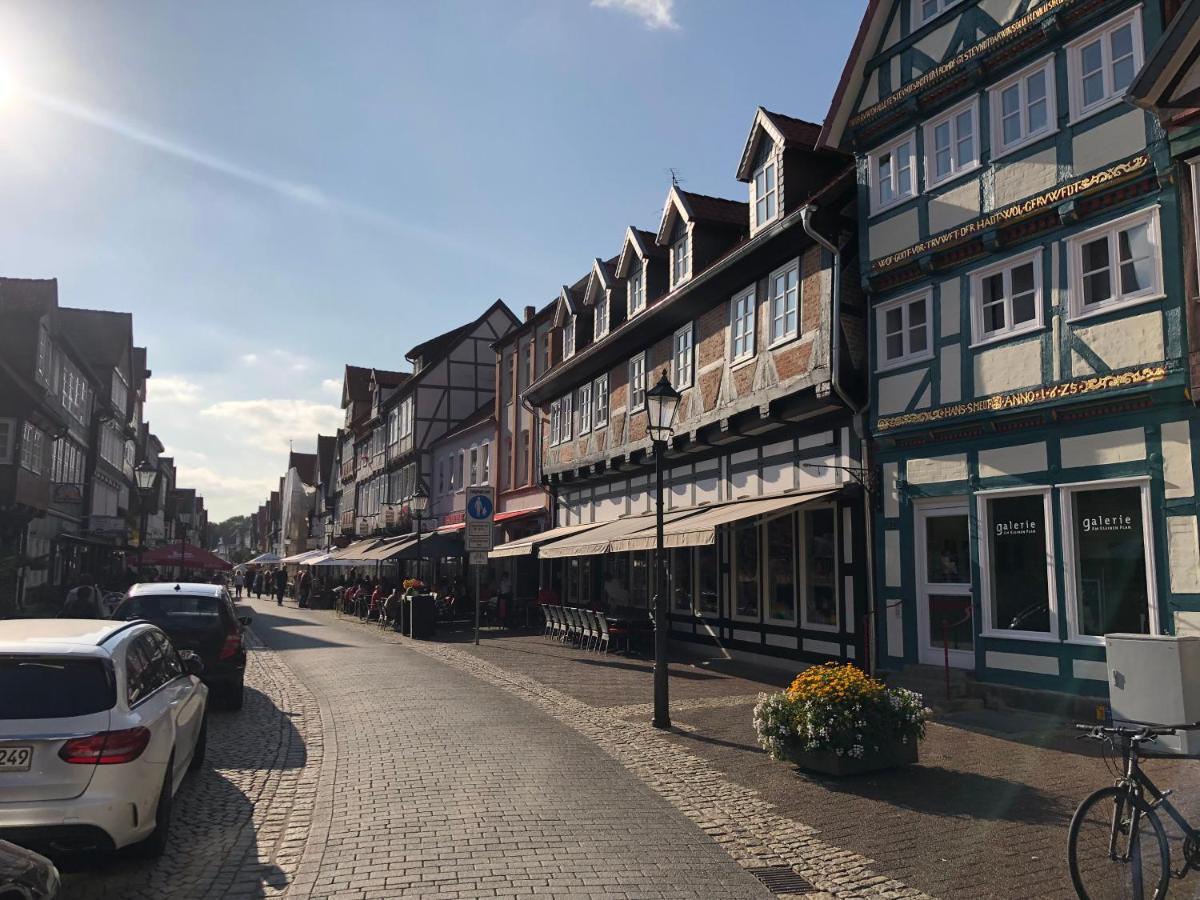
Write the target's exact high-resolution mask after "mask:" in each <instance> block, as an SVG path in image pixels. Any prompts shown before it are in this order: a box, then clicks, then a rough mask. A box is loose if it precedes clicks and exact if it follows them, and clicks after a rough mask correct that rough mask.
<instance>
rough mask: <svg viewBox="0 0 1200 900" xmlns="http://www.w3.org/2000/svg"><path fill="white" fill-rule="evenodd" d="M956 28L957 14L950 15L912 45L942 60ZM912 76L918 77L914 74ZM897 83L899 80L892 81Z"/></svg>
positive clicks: (934, 59)
mask: <svg viewBox="0 0 1200 900" xmlns="http://www.w3.org/2000/svg"><path fill="white" fill-rule="evenodd" d="M957 28H958V16H952V17H951V18H950V20H949V21H948V22H946V24H945V25H943V26H942V27H941V28H938V29H936V30H935V31H933V32H931V33H930V34H928V35H927V36H925V37H923V38H922V39H921V40H920V41H918V42H917V43H916V44H915V45H914V46H915V47H916V48H917V49H918V50H920V51H921V52H922V53H925V54H927V55H928V56H929V58H930V59H932V60H933V61H934V62H939V63H940V62H942V61H943V59H944V58H945V56H946V49H947V48H948V47H949V46H950V38H952V37H953V36H954V31H955V29H957ZM914 77H920V76H919V75H915V76H914ZM893 84H899V82H898V81H897V82H893Z"/></svg>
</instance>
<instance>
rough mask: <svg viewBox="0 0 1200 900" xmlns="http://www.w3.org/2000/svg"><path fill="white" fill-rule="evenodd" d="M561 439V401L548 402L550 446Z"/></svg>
mask: <svg viewBox="0 0 1200 900" xmlns="http://www.w3.org/2000/svg"><path fill="white" fill-rule="evenodd" d="M561 441H562V401H561V400H555V401H554V402H553V403H551V404H550V446H551V447H553V446H554V445H555V444H558V443H559V442H561Z"/></svg>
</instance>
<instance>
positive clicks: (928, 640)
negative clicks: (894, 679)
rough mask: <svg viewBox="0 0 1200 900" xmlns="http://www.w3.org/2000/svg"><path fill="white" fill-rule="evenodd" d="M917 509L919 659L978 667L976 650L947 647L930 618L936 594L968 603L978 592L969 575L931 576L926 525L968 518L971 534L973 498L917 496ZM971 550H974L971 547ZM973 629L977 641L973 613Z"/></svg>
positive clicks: (971, 667) (915, 510)
mask: <svg viewBox="0 0 1200 900" xmlns="http://www.w3.org/2000/svg"><path fill="white" fill-rule="evenodd" d="M913 511H914V513H915V517H914V522H915V525H916V534H915V536H914V537H915V542H914V547H915V549H916V565H917V569H916V571H917V590H916V597H917V659H918V661H919V662H923V663H926V664H944V662H945V660H947V659H949V662H950V665H951V666H954V667H955V668H960V669H974V668H975V651H974V649H971V650H947V649H945V648H943V647H942V646H941V641H940V640H939V637H940V636H939V635H935V634H933V623H932V622H931V621H930V617H929V598H930V597H931V596H932V595H934V594H941V595H943V596H951V597H962V598H964V599H965V600H966V601H967V603H970V602H971V599H972V597H973V596H974V591H973V588H972V585H971V580H970V578H969V577H968V579H967V580H966V581H933V580H932V579H931V578H930V577H929V544H928V541H929V533H928V530H927V528H926V526H927V524H928V522H929V520H930V519H940V518H956V517H958V516H961V517H963V518H965V519H967V528H968V537H969V534H970V517H971V501H970V499H969V498H967V497H965V496H962V495H957V496H950V497H930V498H923V499H915V500H914V501H913ZM967 552H968V554H969V553H970V549H969V547H968V550H967ZM968 562H970V560H968ZM922 607H924V611H922ZM971 631H972V637H971V640H972V643H973V644H974V643H977V641H976V638H975V635H974V631H975V620H974V617H973V616H972V619H971Z"/></svg>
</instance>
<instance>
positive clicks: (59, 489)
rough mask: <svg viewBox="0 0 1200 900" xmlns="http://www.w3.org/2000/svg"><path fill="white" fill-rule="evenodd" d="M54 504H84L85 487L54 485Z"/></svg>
mask: <svg viewBox="0 0 1200 900" xmlns="http://www.w3.org/2000/svg"><path fill="white" fill-rule="evenodd" d="M54 502H55V503H82V502H83V485H81V484H56V485H54Z"/></svg>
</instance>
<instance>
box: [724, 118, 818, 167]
mask: <svg viewBox="0 0 1200 900" xmlns="http://www.w3.org/2000/svg"><path fill="white" fill-rule="evenodd" d="M764 133H765V134H768V135H770V136H771V140H772V141H774V142H775V143H776V144H780V145H782V146H783V147H784V148H786V149H792V150H796V149H800V150H811V149H813V147H815V146H816V143H817V139H818V138H819V137H820V136H821V126H820V125H818V124H817V123H816V122H806V121H804V120H803V119H793V118H792V117H791V116H785V115H783V113H776V112H771V111H770V110H767V109H763V108H762V107H761V106H760V107H759V108H758V110H757V111H756V112H755V113H754V123H753V124H752V125H751V126H750V134H749V135H747V136H746V146H745V149H743V150H742V159H741V161H740V162H739V163H738V169H737V178H738V181H749V180H750V179H751V178H753V177H754V170H753V169H752V166H753V165H754V156H755V153H756V151H757V149H758V144H759V141H760V140H761V139H762V135H763V134H764Z"/></svg>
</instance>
